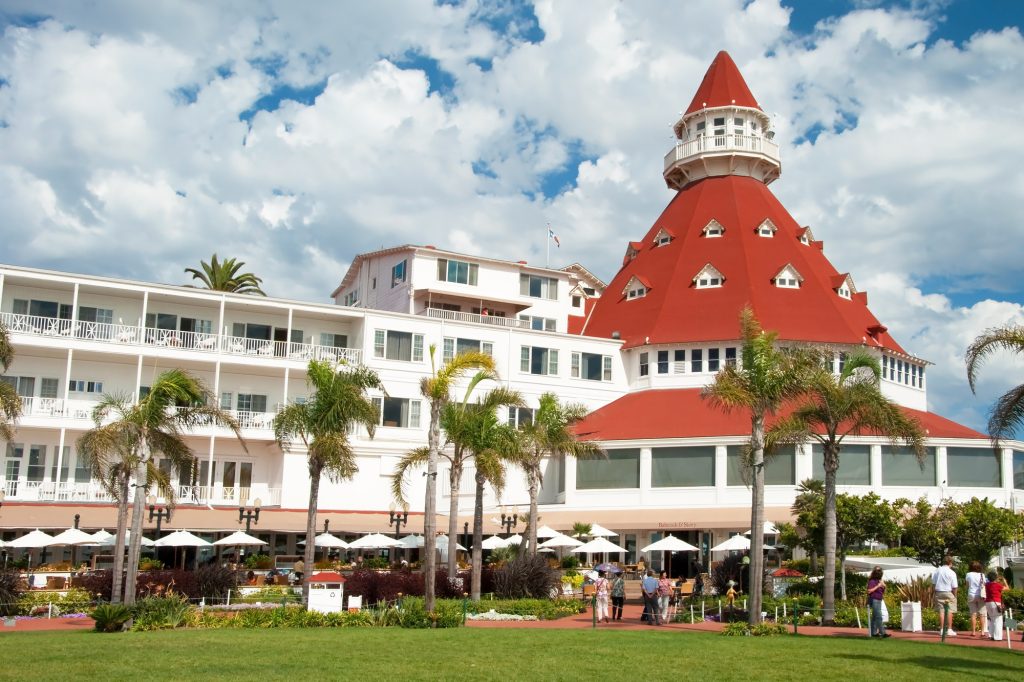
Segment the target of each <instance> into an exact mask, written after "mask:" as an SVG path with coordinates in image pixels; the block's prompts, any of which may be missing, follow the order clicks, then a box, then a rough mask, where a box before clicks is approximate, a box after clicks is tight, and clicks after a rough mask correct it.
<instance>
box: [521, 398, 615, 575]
mask: <svg viewBox="0 0 1024 682" xmlns="http://www.w3.org/2000/svg"><path fill="white" fill-rule="evenodd" d="M586 415H587V408H586V407H585V406H584V405H580V404H576V403H570V404H566V405H562V404H561V403H559V401H558V396H557V395H555V394H554V393H545V394H543V395H542V396H541V397H540V406H539V407H538V408H537V412H536V413H535V414H534V417H533V422H532V423H530V424H524V425H523V426H522V431H523V437H524V438H525V447H524V448H523V449H522V452H521V453H520V456H519V461H517V462H516V464H518V465H519V467H520V468H522V470H523V472H524V473H525V474H526V483H527V486H528V489H529V492H530V511H529V515H528V516H527V521H526V537H525V539H524V540H523V542H524V543H527V548H528V551H529V553H530V555H531V556H532V555H534V554H536V553H537V495H538V493H539V492H540V486H541V485H543V483H544V478H543V473H542V466H543V464H544V460H545V458H547V457H549V456H550V457H566V456H570V457H576V458H577V459H591V458H594V457H603V456H604V451H603V450H601V448H600V447H598V445H597V444H596V443H594V442H592V441H588V440H581V439H579V438H577V436H576V434H575V433H573V431H572V425H573V424H575V423H576V422H578V421H580V420H581V419H583V418H584V417H585V416H586Z"/></svg>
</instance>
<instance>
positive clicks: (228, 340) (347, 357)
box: [0, 313, 497, 364]
mask: <svg viewBox="0 0 1024 682" xmlns="http://www.w3.org/2000/svg"><path fill="white" fill-rule="evenodd" d="M495 319H497V318H495ZM0 320H2V321H3V322H4V324H6V325H7V328H8V329H9V330H10V332H11V333H17V334H30V335H33V336H54V337H65V338H76V339H82V340H84V341H99V342H102V343H112V344H127V345H135V346H148V347H152V348H167V349H176V350H177V349H180V350H188V351H195V352H201V353H226V354H228V355H245V356H250V357H255V358H271V359H273V358H277V359H287V360H293V361H297V362H303V363H304V362H308V361H309V360H326V361H328V362H343V363H346V364H358V363H359V362H360V361H361V358H362V351H360V350H359V349H357V348H336V347H334V346H320V345H317V344H312V343H297V342H294V341H266V340H263V339H249V338H245V337H240V336H227V335H222V334H213V333H208V332H185V331H175V330H172V329H157V328H155V327H138V326H135V325H128V324H110V323H106V322H73V321H72V320H61V319H56V318H50V317H38V316H36V315H21V314H15V313H0Z"/></svg>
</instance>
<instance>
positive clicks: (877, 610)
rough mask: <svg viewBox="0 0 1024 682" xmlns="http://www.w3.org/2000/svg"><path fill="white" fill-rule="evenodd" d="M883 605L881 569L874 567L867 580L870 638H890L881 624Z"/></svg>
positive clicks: (883, 587) (883, 589)
mask: <svg viewBox="0 0 1024 682" xmlns="http://www.w3.org/2000/svg"><path fill="white" fill-rule="evenodd" d="M884 603H885V581H884V580H882V568H881V567H880V566H875V569H874V570H873V571H871V576H870V577H869V578H868V608H869V609H871V621H870V625H869V630H870V635H871V636H872V637H890V636H891V635H890V634H889V633H887V632H886V631H885V623H883V622H882V604H884Z"/></svg>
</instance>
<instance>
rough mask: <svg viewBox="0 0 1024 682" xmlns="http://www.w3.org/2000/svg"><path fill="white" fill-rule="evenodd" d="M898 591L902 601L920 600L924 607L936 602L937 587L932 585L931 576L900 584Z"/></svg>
mask: <svg viewBox="0 0 1024 682" xmlns="http://www.w3.org/2000/svg"><path fill="white" fill-rule="evenodd" d="M963 591H964V592H966V591H967V590H963ZM896 593H897V594H898V595H899V598H900V601H919V602H921V605H922V607H924V608H927V607H928V606H930V605H931V604H933V603H934V602H935V588H934V587H932V581H931V578H922V577H918V578H914V579H913V580H911V581H910V582H909V583H905V584H902V585H900V586H899V587H898V588H897V590H896Z"/></svg>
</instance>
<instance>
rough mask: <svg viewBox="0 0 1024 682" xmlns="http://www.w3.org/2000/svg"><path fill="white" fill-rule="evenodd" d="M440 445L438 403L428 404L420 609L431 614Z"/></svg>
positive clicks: (435, 557)
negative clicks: (421, 597) (421, 606)
mask: <svg viewBox="0 0 1024 682" xmlns="http://www.w3.org/2000/svg"><path fill="white" fill-rule="evenodd" d="M440 442H441V401H440V400H432V401H431V404H430V431H428V432H427V453H428V454H427V493H426V499H425V500H424V502H423V517H424V518H423V608H425V609H426V611H427V613H433V611H434V599H435V597H434V594H435V590H434V580H435V579H436V578H437V541H436V540H435V538H436V537H437V456H438V449H439V443H440Z"/></svg>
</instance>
